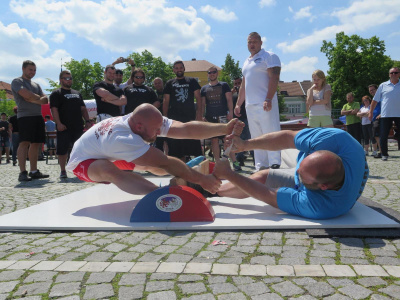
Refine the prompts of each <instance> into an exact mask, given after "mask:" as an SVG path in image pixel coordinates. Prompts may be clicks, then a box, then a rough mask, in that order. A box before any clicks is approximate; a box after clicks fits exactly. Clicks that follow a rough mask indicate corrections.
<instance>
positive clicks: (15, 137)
mask: <svg viewBox="0 0 400 300" xmlns="http://www.w3.org/2000/svg"><path fill="white" fill-rule="evenodd" d="M13 110H14V113H15V115H13V116H11V117H10V118H9V119H8V122H10V125H11V129H12V135H11V142H12V160H13V166H16V165H17V151H18V146H19V129H18V119H17V112H18V106H14V108H13Z"/></svg>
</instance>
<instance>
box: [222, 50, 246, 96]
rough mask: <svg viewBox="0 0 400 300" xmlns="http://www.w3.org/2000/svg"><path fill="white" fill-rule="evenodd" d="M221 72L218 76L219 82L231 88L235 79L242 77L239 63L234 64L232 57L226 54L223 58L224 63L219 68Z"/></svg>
mask: <svg viewBox="0 0 400 300" xmlns="http://www.w3.org/2000/svg"><path fill="white" fill-rule="evenodd" d="M221 68H222V71H221V74H220V75H219V80H220V81H224V82H226V83H227V84H228V85H229V86H230V87H231V88H232V87H233V81H234V80H235V78H238V77H242V69H241V68H240V67H239V61H237V62H235V60H234V59H233V58H232V56H231V55H230V54H229V53H228V54H227V55H226V58H225V63H224V64H223V65H222V66H221Z"/></svg>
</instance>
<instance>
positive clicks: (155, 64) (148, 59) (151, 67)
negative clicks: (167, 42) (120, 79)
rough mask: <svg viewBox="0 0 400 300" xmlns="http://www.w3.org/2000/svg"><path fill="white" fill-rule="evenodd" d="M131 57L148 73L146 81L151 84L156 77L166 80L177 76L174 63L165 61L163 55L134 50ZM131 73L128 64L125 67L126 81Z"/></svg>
mask: <svg viewBox="0 0 400 300" xmlns="http://www.w3.org/2000/svg"><path fill="white" fill-rule="evenodd" d="M129 57H130V58H132V59H133V60H134V61H135V65H136V67H137V68H141V69H143V71H144V72H145V74H146V83H147V85H149V86H150V85H152V82H153V80H154V78H156V77H160V78H161V79H162V80H163V81H164V82H166V81H167V80H169V79H171V78H174V77H175V74H174V72H172V64H167V63H165V62H164V61H163V60H162V58H161V57H155V56H154V55H153V54H151V53H150V52H149V51H147V50H144V51H143V52H142V53H136V52H133V53H132V54H130V55H129ZM130 74H131V67H130V66H128V64H126V68H125V69H124V79H125V81H126V80H128V78H129V76H130Z"/></svg>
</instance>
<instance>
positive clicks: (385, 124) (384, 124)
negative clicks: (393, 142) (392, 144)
mask: <svg viewBox="0 0 400 300" xmlns="http://www.w3.org/2000/svg"><path fill="white" fill-rule="evenodd" d="M380 120H381V124H380V125H381V132H380V138H381V139H380V144H381V151H382V156H388V136H389V132H390V129H391V128H392V126H393V122H394V123H395V124H396V127H397V129H399V128H400V117H397V118H394V117H393V118H380Z"/></svg>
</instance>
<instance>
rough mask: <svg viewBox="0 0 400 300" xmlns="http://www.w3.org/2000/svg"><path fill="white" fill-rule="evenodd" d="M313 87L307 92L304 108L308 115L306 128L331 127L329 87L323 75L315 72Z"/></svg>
mask: <svg viewBox="0 0 400 300" xmlns="http://www.w3.org/2000/svg"><path fill="white" fill-rule="evenodd" d="M312 80H313V83H314V84H313V85H312V87H311V88H309V89H308V91H307V100H306V108H307V112H308V113H309V117H308V118H309V119H308V124H307V126H308V127H333V122H332V117H331V112H332V105H331V95H332V90H331V86H330V85H329V84H327V83H326V78H325V74H324V72H323V71H321V70H315V71H314V72H313V74H312Z"/></svg>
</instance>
